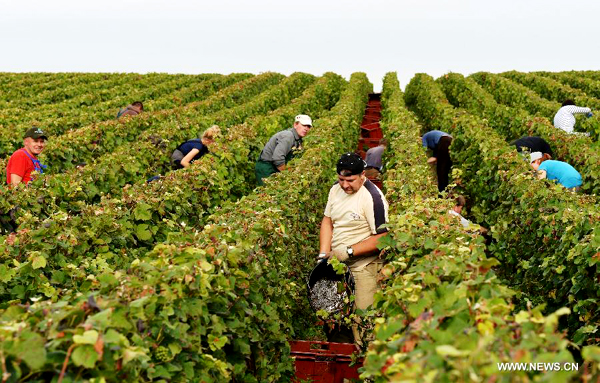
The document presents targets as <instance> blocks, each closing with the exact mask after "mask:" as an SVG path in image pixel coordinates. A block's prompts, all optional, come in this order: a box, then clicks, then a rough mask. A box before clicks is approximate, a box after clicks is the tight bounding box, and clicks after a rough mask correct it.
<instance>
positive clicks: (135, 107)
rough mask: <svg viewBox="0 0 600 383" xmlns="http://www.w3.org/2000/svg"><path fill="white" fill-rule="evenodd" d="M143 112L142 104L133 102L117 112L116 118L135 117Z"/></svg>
mask: <svg viewBox="0 0 600 383" xmlns="http://www.w3.org/2000/svg"><path fill="white" fill-rule="evenodd" d="M143 111H144V104H142V102H141V101H135V102H133V103H132V104H131V105H127V106H126V107H125V108H123V109H121V110H119V113H117V118H121V117H123V116H137V115H138V114H140V113H142V112H143Z"/></svg>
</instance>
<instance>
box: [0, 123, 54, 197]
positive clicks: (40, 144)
mask: <svg viewBox="0 0 600 383" xmlns="http://www.w3.org/2000/svg"><path fill="white" fill-rule="evenodd" d="M47 139H48V137H47V136H46V133H44V132H43V131H42V129H40V128H36V127H33V128H31V129H29V130H28V131H27V132H25V137H24V138H23V148H22V149H19V150H17V151H16V152H14V153H13V155H12V156H10V159H9V160H8V165H7V166H6V183H7V184H9V185H13V186H14V185H18V184H20V183H25V184H26V183H28V182H29V181H31V172H33V171H34V170H36V171H38V172H40V173H43V172H44V171H43V168H45V167H46V166H45V165H42V164H41V163H40V161H39V160H38V159H37V156H38V155H39V154H40V153H41V152H42V150H44V145H46V140H47Z"/></svg>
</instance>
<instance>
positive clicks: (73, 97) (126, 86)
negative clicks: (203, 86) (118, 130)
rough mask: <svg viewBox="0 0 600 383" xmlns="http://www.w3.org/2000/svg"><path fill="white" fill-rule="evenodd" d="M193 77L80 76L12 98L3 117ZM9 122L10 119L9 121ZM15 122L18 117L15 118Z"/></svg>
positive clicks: (69, 106) (60, 107)
mask: <svg viewBox="0 0 600 383" xmlns="http://www.w3.org/2000/svg"><path fill="white" fill-rule="evenodd" d="M209 76H210V75H204V74H203V75H200V76H199V77H200V78H207V77H209ZM191 77H193V76H184V75H167V74H163V75H161V76H160V77H158V76H142V75H137V76H135V75H132V74H130V75H125V76H123V77H119V76H111V77H109V78H108V79H103V78H102V76H98V77H97V78H96V80H95V81H94V80H93V79H92V78H87V79H80V81H62V82H61V83H60V87H58V88H57V89H52V90H50V91H42V92H38V93H36V94H32V95H27V96H24V97H15V98H12V99H11V100H10V103H8V105H6V109H4V110H3V117H4V118H3V119H2V120H0V121H2V122H4V123H6V120H5V119H10V118H11V117H12V118H13V120H14V119H15V117H16V116H19V115H21V114H23V113H24V112H28V111H35V112H36V113H39V112H40V111H46V113H48V111H49V110H52V109H57V108H58V110H68V109H73V108H75V107H78V106H85V105H91V104H89V101H91V100H99V101H100V100H103V99H104V100H106V99H109V98H112V97H118V96H119V95H122V94H129V93H132V91H135V90H140V89H143V88H149V87H151V86H152V84H153V83H155V84H156V85H161V84H164V83H168V82H173V81H175V82H181V81H186V80H188V79H190V78H191ZM9 121H11V122H12V120H9ZM16 121H17V122H18V120H16Z"/></svg>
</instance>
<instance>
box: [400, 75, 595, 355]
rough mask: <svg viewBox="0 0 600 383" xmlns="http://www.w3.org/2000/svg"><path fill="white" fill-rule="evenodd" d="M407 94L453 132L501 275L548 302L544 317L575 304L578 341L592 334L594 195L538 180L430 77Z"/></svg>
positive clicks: (433, 123)
mask: <svg viewBox="0 0 600 383" xmlns="http://www.w3.org/2000/svg"><path fill="white" fill-rule="evenodd" d="M406 94H407V100H408V99H410V100H411V103H412V105H414V106H415V109H416V110H418V111H419V112H418V113H419V115H420V116H421V117H422V118H424V119H425V120H426V121H428V122H429V126H430V127H431V128H439V129H443V130H447V131H449V132H450V133H451V134H453V135H454V140H453V142H452V146H451V151H450V153H451V156H452V159H453V162H454V164H455V165H454V166H455V167H456V168H458V169H460V172H461V174H460V177H459V180H458V182H459V184H460V185H462V187H463V188H464V189H465V190H466V193H468V195H469V196H470V198H471V200H472V202H473V209H472V211H473V215H474V216H475V217H476V220H477V221H478V222H485V223H486V226H491V233H492V235H493V238H494V242H493V243H492V244H491V245H490V247H489V249H490V251H491V252H492V254H493V255H494V257H496V258H498V259H499V260H500V261H501V265H500V268H499V271H500V272H501V274H502V276H503V278H505V279H506V280H507V281H509V285H510V286H511V287H514V288H516V289H518V290H519V291H521V292H522V293H524V295H525V297H526V298H527V299H530V300H531V301H532V302H533V303H534V304H536V305H537V304H546V305H547V306H546V310H547V311H546V312H549V311H552V310H556V309H559V308H561V307H563V306H567V307H569V308H570V309H571V311H572V314H571V315H569V316H568V318H567V322H568V323H567V325H568V328H569V330H570V331H571V334H572V339H573V341H574V342H576V343H578V344H582V343H584V342H585V340H586V339H587V338H588V337H594V335H593V334H594V332H596V331H597V328H598V322H599V319H600V310H599V308H598V302H600V300H599V298H600V290H598V288H597V283H598V278H600V266H599V265H600V262H599V261H600V259H599V258H598V247H599V244H600V237H599V234H600V227H599V226H598V224H597V223H598V222H599V220H600V211H599V209H598V206H597V205H596V203H595V201H596V198H595V196H586V195H579V194H576V193H572V192H568V191H566V190H565V189H564V188H562V187H561V186H559V185H553V184H552V183H551V182H549V181H545V180H544V181H541V180H536V179H535V176H534V174H533V172H532V170H531V168H530V167H529V165H528V164H527V163H526V162H525V161H523V160H522V159H521V157H520V156H519V155H518V154H517V153H516V151H515V150H514V148H512V147H509V146H508V145H507V144H506V143H505V142H504V141H503V140H501V139H500V138H499V137H498V135H497V134H496V133H495V132H494V131H493V130H491V129H490V128H489V127H488V125H487V122H486V121H485V120H481V119H479V118H477V117H474V116H471V115H468V114H464V113H463V112H460V111H457V110H453V109H452V108H449V107H448V101H447V100H446V98H445V96H444V94H443V92H442V90H441V88H440V86H439V85H438V84H436V83H435V82H434V81H433V79H431V77H429V76H427V75H418V76H416V77H415V78H413V80H412V81H411V83H410V84H409V86H407V89H406ZM457 115H458V116H459V117H456V116H457ZM455 117H456V118H455Z"/></svg>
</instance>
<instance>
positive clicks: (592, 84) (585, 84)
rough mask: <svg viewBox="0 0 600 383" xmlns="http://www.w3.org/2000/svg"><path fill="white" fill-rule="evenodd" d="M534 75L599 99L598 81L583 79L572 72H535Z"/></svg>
mask: <svg viewBox="0 0 600 383" xmlns="http://www.w3.org/2000/svg"><path fill="white" fill-rule="evenodd" d="M535 74H536V75H541V76H544V77H549V78H551V79H553V80H556V81H558V82H561V83H563V84H564V85H567V86H570V87H572V88H575V89H579V90H580V91H582V92H584V93H585V94H587V95H588V96H590V97H594V98H597V99H600V81H598V80H594V79H591V78H587V77H583V76H581V75H579V74H577V73H574V72H535Z"/></svg>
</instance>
